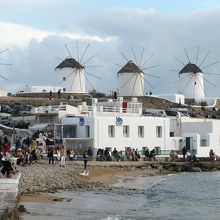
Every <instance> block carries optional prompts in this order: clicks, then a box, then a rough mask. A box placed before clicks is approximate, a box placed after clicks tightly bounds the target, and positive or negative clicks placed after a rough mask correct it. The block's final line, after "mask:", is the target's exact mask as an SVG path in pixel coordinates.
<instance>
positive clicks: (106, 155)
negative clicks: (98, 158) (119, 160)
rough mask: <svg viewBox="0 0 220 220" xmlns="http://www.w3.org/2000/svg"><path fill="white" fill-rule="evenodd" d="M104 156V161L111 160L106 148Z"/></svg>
mask: <svg viewBox="0 0 220 220" xmlns="http://www.w3.org/2000/svg"><path fill="white" fill-rule="evenodd" d="M104 157H105V160H106V161H110V160H111V157H110V153H109V150H108V148H105V151H104Z"/></svg>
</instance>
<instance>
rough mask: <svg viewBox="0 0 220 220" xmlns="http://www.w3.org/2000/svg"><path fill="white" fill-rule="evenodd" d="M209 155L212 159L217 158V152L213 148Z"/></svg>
mask: <svg viewBox="0 0 220 220" xmlns="http://www.w3.org/2000/svg"><path fill="white" fill-rule="evenodd" d="M209 157H210V159H211V160H215V153H214V151H213V150H212V149H211V150H210V151H209Z"/></svg>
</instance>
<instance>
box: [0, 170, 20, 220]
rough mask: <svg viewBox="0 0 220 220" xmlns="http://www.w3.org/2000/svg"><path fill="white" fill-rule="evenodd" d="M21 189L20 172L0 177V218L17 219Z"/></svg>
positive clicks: (6, 219) (1, 219) (5, 219)
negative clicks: (7, 176)
mask: <svg viewBox="0 0 220 220" xmlns="http://www.w3.org/2000/svg"><path fill="white" fill-rule="evenodd" d="M20 190H21V174H17V175H15V176H12V177H11V178H3V177H1V178H0V220H18V219H19V213H18V208H17V204H18V199H19V196H20Z"/></svg>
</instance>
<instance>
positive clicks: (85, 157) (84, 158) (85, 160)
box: [83, 149, 88, 170]
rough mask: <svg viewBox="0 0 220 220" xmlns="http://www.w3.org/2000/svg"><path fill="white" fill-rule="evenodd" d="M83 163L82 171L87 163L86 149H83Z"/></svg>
mask: <svg viewBox="0 0 220 220" xmlns="http://www.w3.org/2000/svg"><path fill="white" fill-rule="evenodd" d="M83 161H84V169H85V170H86V167H87V161H88V152H87V149H85V150H84V152H83Z"/></svg>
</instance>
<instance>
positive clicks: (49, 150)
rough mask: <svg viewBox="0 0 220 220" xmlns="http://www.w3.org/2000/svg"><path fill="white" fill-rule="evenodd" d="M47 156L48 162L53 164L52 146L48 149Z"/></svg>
mask: <svg viewBox="0 0 220 220" xmlns="http://www.w3.org/2000/svg"><path fill="white" fill-rule="evenodd" d="M48 158H49V164H51V163H52V164H53V147H50V148H49V149H48Z"/></svg>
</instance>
